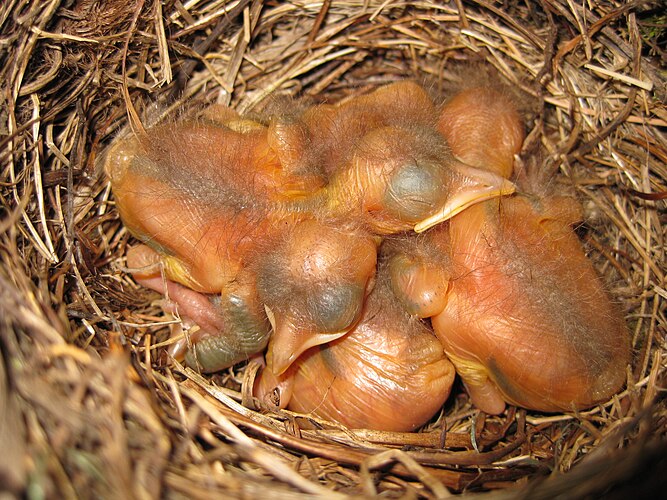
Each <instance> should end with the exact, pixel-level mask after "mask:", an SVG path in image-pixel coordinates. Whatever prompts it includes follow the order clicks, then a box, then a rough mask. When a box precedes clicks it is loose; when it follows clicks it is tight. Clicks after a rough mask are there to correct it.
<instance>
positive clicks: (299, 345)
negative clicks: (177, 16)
mask: <svg viewBox="0 0 667 500" xmlns="http://www.w3.org/2000/svg"><path fill="white" fill-rule="evenodd" d="M264 307H265V308H266V313H267V315H268V317H269V321H270V322H271V325H272V326H273V335H272V336H271V341H270V342H269V349H268V351H269V353H270V355H267V361H268V363H269V368H270V369H271V371H272V372H273V374H274V375H275V376H280V375H282V374H283V373H285V370H287V369H288V368H289V367H290V366H291V365H292V363H294V361H296V359H297V358H298V357H299V356H301V354H303V353H304V352H305V351H306V350H308V349H310V348H311V347H315V346H317V345H320V344H326V343H328V342H331V341H333V340H336V339H339V338H341V337H342V336H344V335H345V334H346V333H347V332H348V331H349V329H348V330H345V331H342V332H336V333H313V332H309V331H304V330H303V329H301V328H297V327H296V326H294V324H292V322H291V321H289V319H287V318H276V317H275V315H274V314H273V312H272V311H271V310H270V309H269V308H268V307H266V306H264Z"/></svg>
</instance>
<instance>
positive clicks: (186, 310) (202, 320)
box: [135, 276, 225, 359]
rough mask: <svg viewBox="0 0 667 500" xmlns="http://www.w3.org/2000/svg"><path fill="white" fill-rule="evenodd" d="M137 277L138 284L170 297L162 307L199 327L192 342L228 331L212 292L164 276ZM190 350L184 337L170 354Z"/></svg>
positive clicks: (179, 355) (180, 354)
mask: <svg viewBox="0 0 667 500" xmlns="http://www.w3.org/2000/svg"><path fill="white" fill-rule="evenodd" d="M135 279H136V281H137V283H138V284H140V285H142V286H145V287H146V288H149V289H151V290H155V291H156V292H159V293H161V294H162V295H164V296H165V297H166V298H167V300H165V301H164V303H163V306H162V307H163V309H164V310H165V312H168V313H171V314H174V315H177V316H179V317H181V318H183V319H184V320H186V321H188V322H192V323H194V324H196V325H197V326H198V327H199V330H198V331H197V332H196V333H195V334H193V335H192V336H191V337H190V342H196V341H197V340H198V339H199V338H201V337H202V336H203V335H205V334H212V335H215V334H218V333H219V332H221V331H224V328H225V324H224V321H223V320H222V318H221V317H220V315H219V312H218V311H217V310H216V308H215V306H214V305H213V303H211V301H210V300H209V296H208V295H206V294H203V293H199V292H195V291H194V290H191V289H189V288H187V287H184V286H183V285H180V284H178V283H176V282H174V281H169V280H167V279H165V278H162V277H161V276H156V277H151V278H135ZM186 350H187V342H186V341H185V339H182V340H179V341H177V342H176V343H175V344H174V345H173V346H172V348H171V349H170V354H171V355H172V356H174V357H175V358H177V359H179V358H180V359H182V358H183V356H184V355H185V352H186Z"/></svg>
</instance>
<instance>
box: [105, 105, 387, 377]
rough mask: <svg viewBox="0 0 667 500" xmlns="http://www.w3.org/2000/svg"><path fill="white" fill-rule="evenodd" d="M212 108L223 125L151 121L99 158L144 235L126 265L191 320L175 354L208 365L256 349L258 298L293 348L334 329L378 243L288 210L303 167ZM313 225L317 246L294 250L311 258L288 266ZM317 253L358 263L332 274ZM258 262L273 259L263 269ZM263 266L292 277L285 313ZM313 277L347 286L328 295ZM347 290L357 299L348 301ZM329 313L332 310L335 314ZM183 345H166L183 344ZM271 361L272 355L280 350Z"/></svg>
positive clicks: (359, 293) (300, 190)
mask: <svg viewBox="0 0 667 500" xmlns="http://www.w3.org/2000/svg"><path fill="white" fill-rule="evenodd" d="M219 116H221V117H222V123H219V122H218V121H216V120H217V119H215V118H213V119H208V122H209V123H206V122H200V123H188V122H186V123H183V124H179V126H161V127H156V128H154V129H151V130H149V131H148V132H147V134H146V135H145V136H138V137H133V138H129V139H125V140H122V141H120V142H119V143H117V144H116V145H115V146H114V147H113V149H112V150H111V152H110V153H109V155H108V157H107V160H106V171H107V173H108V175H109V177H110V179H111V183H112V187H113V190H114V195H115V199H116V203H117V206H118V210H119V212H120V214H121V217H122V219H123V221H124V223H125V225H126V227H127V228H128V229H129V230H130V232H131V233H132V234H133V235H134V236H136V237H137V238H138V239H140V240H141V241H142V242H144V243H145V244H146V245H147V246H146V247H140V248H139V249H137V250H135V251H134V253H133V254H131V255H130V256H128V260H129V262H128V263H129V264H131V265H132V266H134V267H135V273H134V274H135V276H136V277H137V279H138V280H139V281H140V282H142V283H144V284H145V285H146V286H148V287H150V288H153V289H155V290H158V291H160V292H169V295H170V298H171V299H172V300H173V301H174V302H175V303H176V304H177V306H178V307H179V310H180V311H181V312H183V313H184V315H185V316H186V317H187V316H191V318H190V319H191V320H194V321H195V322H196V323H197V324H198V326H199V328H200V329H199V331H198V332H197V334H195V335H194V336H192V337H191V338H190V339H189V345H193V346H194V347H193V349H191V352H190V353H189V354H188V355H187V356H186V361H188V363H189V364H193V365H195V362H196V366H197V367H198V368H199V369H201V370H202V371H209V372H210V371H217V370H220V369H222V368H225V367H227V366H231V365H232V364H234V363H236V362H238V361H239V360H241V359H246V358H247V357H248V356H249V355H251V354H253V351H254V352H259V351H261V350H262V349H263V348H264V346H265V345H266V342H267V341H268V335H269V331H270V328H269V321H268V318H267V316H266V312H265V310H264V306H267V307H268V308H269V310H271V311H275V321H276V333H275V335H274V337H275V342H274V344H275V345H276V346H278V348H280V346H282V345H289V346H290V347H291V348H294V349H295V350H296V351H295V352H296V355H297V356H298V354H299V353H300V352H301V351H302V350H303V349H306V348H307V347H309V346H312V345H315V344H316V343H317V340H316V339H321V341H328V340H329V339H330V338H331V335H332V334H337V335H342V334H344V331H345V330H346V329H349V328H351V327H352V326H354V323H355V322H356V321H357V320H358V317H359V316H360V311H361V308H362V303H363V300H364V298H365V296H366V293H367V291H369V290H370V288H369V287H370V286H372V278H373V276H374V273H375V259H376V253H377V250H376V248H377V244H378V242H377V241H376V239H375V238H374V237H373V236H372V235H369V234H367V233H365V232H360V231H357V232H356V233H355V230H354V229H352V230H351V231H352V233H351V234H343V233H344V232H343V231H342V230H341V229H340V224H338V223H337V222H335V223H332V222H330V221H329V222H327V218H326V214H324V216H323V217H322V218H321V219H319V220H316V219H314V218H313V214H311V213H304V212H302V213H297V212H294V211H290V210H289V209H288V208H287V207H286V202H287V201H288V200H291V199H293V198H295V197H299V196H303V195H304V193H306V192H307V191H308V190H313V189H316V188H317V187H319V186H320V185H321V182H320V181H319V180H318V177H317V175H310V174H309V172H308V171H303V170H301V171H298V170H299V169H300V168H301V167H302V166H299V169H297V168H295V169H294V170H292V171H291V172H290V171H289V169H283V168H282V165H281V163H280V160H279V156H280V155H281V154H286V153H285V152H284V150H281V149H280V148H278V150H277V151H276V150H274V149H272V148H271V146H270V145H269V134H268V132H267V127H264V126H263V125H260V124H258V123H255V122H251V121H248V120H241V119H237V118H235V115H234V114H233V113H228V114H227V115H225V114H224V113H220V115H219ZM308 234H310V235H311V236H307V235H308ZM313 234H316V235H317V236H318V237H319V238H320V247H319V248H318V249H315V250H312V249H311V250H308V251H306V252H304V253H302V254H301V255H302V256H303V258H304V259H310V261H309V262H305V263H301V264H302V265H301V267H299V266H298V263H295V261H294V259H293V258H290V257H289V256H288V255H286V254H285V253H284V252H287V251H290V252H291V249H293V248H295V247H297V248H300V245H302V243H304V242H306V243H307V241H306V240H308V238H310V240H312V239H313V237H312V235H313ZM308 248H310V247H308ZM326 259H330V260H331V261H332V262H333V261H335V262H338V263H347V264H349V265H350V266H351V268H355V269H357V271H356V272H348V273H346V274H341V273H339V274H337V275H335V276H331V275H329V274H327V272H324V271H322V269H324V268H323V267H322V266H324V264H323V262H325V261H326ZM363 259H366V261H362V260H363ZM265 260H266V261H267V262H268V261H269V260H270V261H271V263H272V264H275V265H276V266H277V267H276V268H273V269H270V266H268V265H265V264H264V263H263V262H264V261H265ZM280 266H287V267H288V269H282V268H280ZM318 266H320V267H318ZM325 267H326V266H325ZM330 267H331V266H330ZM331 269H333V268H331ZM272 273H275V274H276V275H280V276H289V277H290V279H293V280H294V282H292V283H291V284H290V285H291V290H292V291H293V292H294V295H293V296H292V297H290V300H292V301H293V303H292V305H291V306H290V309H289V311H287V308H286V306H285V305H284V304H285V302H286V299H285V298H284V297H282V296H280V294H278V293H275V290H276V289H278V288H279V287H276V286H275V285H272V284H271V278H270V276H271V275H272ZM299 273H302V275H299ZM309 273H310V274H309ZM318 273H319V274H318ZM258 274H259V275H260V276H261V277H262V279H261V281H260V283H259V284H258V281H257V279H258ZM318 279H319V280H322V281H326V282H327V283H335V284H336V285H337V286H338V287H339V288H340V289H344V290H347V291H350V290H354V291H355V293H354V294H348V295H347V296H346V297H338V299H337V300H338V302H336V301H333V302H332V300H333V299H332V297H331V296H330V293H329V291H328V290H326V287H324V286H322V285H321V284H319V285H318V284H317V283H316V282H317V280H318ZM177 284H180V285H182V286H177ZM260 285H261V286H260ZM267 290H273V291H274V293H273V294H271V293H269V292H267ZM260 292H262V294H261V295H262V297H261V299H260ZM328 294H329V295H328ZM354 300H358V301H360V302H361V303H359V304H351V303H350V301H354ZM318 307H319V308H320V309H317V308H318ZM336 308H339V309H338V310H336ZM337 313H340V315H341V318H343V319H339V320H338V321H334V319H332V318H333V316H335V315H336V314H337ZM318 315H319V316H318ZM286 325H288V326H286ZM318 328H321V329H323V330H319V329H318ZM284 331H287V332H298V338H299V339H301V341H302V342H303V343H304V347H299V346H300V342H299V341H297V340H294V339H292V340H290V341H288V340H281V339H282V338H284V337H286V336H287V335H288V334H284V333H281V332H284ZM184 344H185V343H184V342H181V343H180V344H178V345H177V347H176V348H175V349H174V353H181V352H183V351H184V350H185V349H184ZM279 350H280V349H279ZM281 352H282V351H281ZM291 355H292V354H289V353H285V354H284V358H285V359H286V360H289V359H290V356H291ZM276 359H282V358H281V354H280V353H278V354H277V355H276ZM285 363H287V364H288V361H285Z"/></svg>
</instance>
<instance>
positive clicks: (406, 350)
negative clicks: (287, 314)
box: [255, 276, 455, 431]
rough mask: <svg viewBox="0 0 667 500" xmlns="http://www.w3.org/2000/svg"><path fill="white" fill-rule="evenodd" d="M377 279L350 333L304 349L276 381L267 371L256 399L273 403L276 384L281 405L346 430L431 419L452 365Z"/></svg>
mask: <svg viewBox="0 0 667 500" xmlns="http://www.w3.org/2000/svg"><path fill="white" fill-rule="evenodd" d="M379 281H380V282H381V283H380V284H379V285H377V286H376V287H375V289H374V290H373V292H372V293H371V295H370V297H369V299H368V301H367V304H366V309H365V311H364V314H363V317H362V319H361V320H360V322H359V323H358V324H357V326H356V327H355V328H354V329H353V330H351V331H350V332H349V333H348V334H347V335H346V336H344V337H342V338H340V339H338V340H335V341H333V342H330V343H327V344H324V345H319V346H317V347H314V348H312V349H310V350H308V351H306V352H305V353H304V354H303V355H302V356H301V357H300V358H298V359H297V360H296V361H295V362H294V364H293V365H292V366H291V368H290V369H289V370H288V371H287V372H285V373H284V374H283V375H282V376H280V377H276V376H275V375H274V374H273V373H272V372H271V370H270V369H269V368H267V369H265V370H264V371H263V372H262V374H261V375H260V377H259V379H258V380H257V381H256V384H255V394H256V395H257V396H258V397H259V398H260V399H261V400H264V401H271V402H272V403H275V401H274V400H273V399H274V398H275V388H276V387H277V388H278V390H279V403H278V406H279V407H287V408H289V409H290V410H293V411H297V412H300V413H306V414H312V415H315V416H317V417H320V418H325V419H329V420H333V421H337V422H340V423H342V424H344V425H346V426H348V427H350V428H368V429H377V430H387V431H411V430H414V429H415V428H417V427H419V426H420V425H423V424H424V423H425V422H426V421H427V420H428V419H429V418H431V417H432V416H433V415H434V414H435V413H436V412H437V411H438V410H439V409H440V408H441V406H442V405H443V403H444V402H445V400H446V399H447V397H448V396H449V393H450V390H451V386H452V383H453V381H454V376H455V372H454V367H453V366H452V364H451V363H450V362H449V361H448V360H447V358H446V357H445V356H444V353H443V350H442V346H441V345H440V343H439V342H438V340H437V339H436V338H435V336H434V335H433V332H432V331H431V330H430V329H429V328H428V327H427V326H426V325H425V324H424V323H422V322H421V321H419V320H418V319H415V318H414V317H411V316H410V315H409V314H407V313H405V312H404V311H403V310H402V308H401V307H400V304H399V303H398V302H397V301H396V299H395V298H394V297H393V295H392V293H391V290H389V287H388V284H387V283H386V282H387V279H386V277H382V276H381V277H380V278H379ZM269 363H270V360H269ZM269 366H270V364H269Z"/></svg>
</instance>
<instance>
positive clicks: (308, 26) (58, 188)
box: [0, 0, 667, 498]
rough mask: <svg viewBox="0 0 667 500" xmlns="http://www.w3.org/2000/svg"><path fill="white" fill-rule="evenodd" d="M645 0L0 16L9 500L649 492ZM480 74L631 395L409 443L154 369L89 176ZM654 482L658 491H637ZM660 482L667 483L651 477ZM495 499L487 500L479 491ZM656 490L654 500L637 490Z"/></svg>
mask: <svg viewBox="0 0 667 500" xmlns="http://www.w3.org/2000/svg"><path fill="white" fill-rule="evenodd" d="M663 9H664V6H662V7H661V5H660V2H658V1H655V2H651V1H634V2H621V1H618V2H614V1H607V2H570V1H566V0H540V1H537V2H533V1H530V0H528V1H515V0H508V1H504V2H492V1H488V2H486V1H464V0H455V1H450V2H438V1H433V0H426V1H422V2H402V1H393V0H386V1H374V0H366V1H363V0H358V1H355V0H348V1H336V0H333V1H324V2H309V1H285V2H281V1H261V0H252V1H250V0H237V1H223V0H208V1H206V0H201V1H199V0H191V1H166V2H157V1H150V0H144V1H142V0H137V1H135V2H124V1H119V0H107V1H93V0H67V1H66V0H47V1H39V2H38V1H27V0H24V1H19V0H8V1H5V2H3V3H2V5H1V6H0V85H1V89H2V94H1V96H0V102H1V103H2V104H1V106H0V172H1V177H0V199H1V202H2V210H0V347H1V348H2V357H1V358H0V443H2V445H1V446H0V449H1V450H2V453H0V491H3V490H4V491H5V492H6V493H7V495H8V496H13V495H19V496H25V497H30V498H54V497H57V498H77V497H83V498H87V497H102V498H119V497H122V498H156V497H160V496H163V497H169V498H211V497H212V496H214V495H220V496H225V497H250V496H252V497H256V496H258V495H261V496H262V497H263V498H274V497H275V498H292V497H295V498H305V497H308V496H310V495H321V496H325V497H327V498H334V497H336V496H341V497H343V496H345V495H362V496H367V497H370V496H375V495H382V496H384V497H403V496H405V497H413V498H414V497H419V496H423V497H427V498H432V497H444V496H447V495H448V494H450V493H461V492H466V493H468V494H471V493H481V494H486V495H493V496H494V497H501V498H504V497H508V498H509V497H522V496H523V497H526V496H529V497H531V498H548V497H553V496H556V495H558V494H561V493H563V492H565V491H566V492H568V493H567V494H568V497H569V498H575V497H584V496H586V495H600V494H602V493H603V492H609V491H612V492H615V494H617V495H619V498H620V497H622V496H623V495H624V494H625V492H626V491H627V490H626V489H624V488H629V491H632V492H633V494H635V495H636V494H639V493H641V491H642V488H648V487H655V484H657V482H659V481H663V484H664V478H663V477H660V475H659V474H658V473H657V471H660V470H663V471H664V470H665V465H666V464H665V458H664V457H665V455H667V453H665V452H666V450H667V445H666V444H665V443H666V441H665V439H666V434H667V418H666V417H667V411H666V408H665V399H664V394H665V387H667V379H666V374H667V344H666V338H665V334H666V320H665V303H666V301H667V283H666V282H665V274H666V272H667V266H666V265H665V238H666V234H665V201H664V200H665V198H666V197H667V194H666V193H667V139H666V137H665V130H666V127H667V110H666V108H665V102H666V99H667V84H666V81H667V76H666V75H667V47H666V43H667V41H666V40H667V19H666V18H665V14H664V10H663ZM470 67H475V68H480V67H484V68H485V70H484V71H487V72H488V74H492V75H495V76H494V78H499V79H501V80H503V81H504V83H506V84H508V85H510V86H512V87H513V88H515V89H516V91H517V93H518V94H520V95H522V96H523V97H524V98H525V101H526V102H527V103H530V106H529V107H530V110H531V111H530V117H531V118H530V122H529V123H528V126H529V135H528V139H527V146H526V148H525V149H526V150H528V149H530V148H532V150H539V151H540V152H541V153H540V161H541V164H542V168H543V170H544V172H548V173H549V176H548V177H545V178H547V179H548V182H553V183H555V184H559V185H561V186H562V187H563V189H566V190H568V191H569V192H571V193H574V194H575V195H576V197H577V198H578V199H579V200H580V201H581V202H582V203H583V206H584V209H585V221H584V225H583V226H582V228H581V230H580V235H581V237H582V240H583V241H584V243H585V245H586V248H587V251H588V253H589V256H590V257H591V259H593V261H594V263H595V265H596V267H597V269H598V271H599V272H600V273H601V274H602V275H603V276H604V278H605V281H606V283H607V285H608V288H609V290H610V292H611V294H612V295H613V297H614V298H615V300H616V301H618V302H619V304H620V305H621V307H622V309H623V311H624V313H625V318H626V320H627V322H628V327H629V329H630V331H631V334H632V335H631V336H632V348H633V359H632V365H631V366H629V367H628V373H627V379H628V383H627V387H626V388H625V389H624V390H623V392H621V393H619V394H618V395H616V396H615V397H613V398H612V399H611V400H610V401H608V402H606V403H605V404H601V405H599V406H596V407H595V408H593V409H591V410H588V411H584V412H580V413H567V414H558V415H553V414H539V413H536V412H529V411H526V410H522V409H516V408H510V409H508V410H507V411H506V412H505V413H504V414H502V415H500V416H498V417H490V416H486V415H484V414H483V413H480V412H479V411H477V410H476V409H475V408H474V407H473V406H471V405H470V403H469V401H468V399H467V396H466V394H465V392H464V391H463V389H462V388H461V387H459V386H457V388H455V394H453V396H452V397H451V398H450V401H449V402H448V403H447V405H446V406H445V408H444V409H443V412H442V413H441V414H440V415H439V416H438V417H436V418H434V420H433V421H432V422H431V423H430V424H429V425H428V426H426V427H425V428H424V429H423V430H422V431H421V432H418V433H412V434H407V433H405V434H403V433H387V432H370V431H361V430H359V431H350V430H347V429H342V428H336V427H335V426H333V427H331V426H329V427H327V428H323V429H320V430H306V429H303V428H301V426H300V422H301V421H302V420H301V417H299V416H297V415H294V414H292V413H290V412H287V411H284V412H279V413H271V412H267V411H261V410H254V409H251V408H252V405H251V404H250V400H249V396H248V393H247V392H248V391H247V390H245V391H244V378H245V377H248V376H249V375H250V374H247V373H246V370H245V367H244V366H239V367H236V368H234V369H230V370H227V371H225V372H223V373H220V374H216V375H214V376H206V377H203V376H201V375H199V374H197V373H195V372H193V371H192V370H188V369H185V368H183V367H180V366H178V365H172V364H167V363H166V362H165V357H164V353H163V348H162V347H161V343H162V342H164V341H165V340H166V338H167V337H168V333H169V327H170V324H171V323H173V322H174V319H173V318H171V317H169V316H168V315H166V314H164V313H163V312H162V310H161V309H160V308H159V306H158V305H157V299H158V298H159V297H158V296H157V295H156V294H154V293H152V292H149V291H147V290H144V289H143V288H141V287H138V286H137V285H136V284H135V283H134V282H133V280H132V278H131V277H130V275H128V274H127V273H126V272H125V271H124V260H123V259H124V255H125V251H126V249H127V247H128V245H129V244H131V243H132V242H133V240H132V238H131V237H130V235H129V234H128V233H127V231H126V230H125V229H124V228H123V226H122V223H121V222H120V220H119V217H118V214H117V212H116V209H115V206H114V200H113V195H112V193H111V192H110V188H109V185H108V182H107V180H106V179H105V177H104V173H103V172H102V171H101V168H100V166H99V165H100V159H101V158H103V156H104V154H105V150H106V148H107V146H108V145H109V144H110V143H111V142H112V141H113V139H114V138H115V137H117V136H118V135H120V134H122V133H127V131H128V130H129V127H130V125H129V124H130V123H131V122H132V121H134V122H137V121H141V122H143V123H145V124H150V123H154V122H157V121H159V120H162V119H165V118H166V119H171V118H172V117H174V116H178V115H179V114H180V113H184V112H185V111H184V109H192V108H201V107H204V106H206V105H208V104H211V103H222V104H228V105H230V106H232V107H234V108H235V109H237V110H239V111H240V112H242V113H248V112H253V111H257V110H258V109H261V108H262V107H266V106H270V105H271V103H272V102H275V101H276V100H278V99H280V98H281V97H280V96H290V97H297V98H303V99H308V100H310V101H311V102H320V101H330V102H334V101H337V100H339V99H342V98H345V97H347V96H351V95H356V94H360V93H363V92H367V91H369V90H371V89H373V88H375V87H377V86H379V85H381V84H384V83H388V82H391V81H395V80H398V79H404V78H410V79H416V80H418V81H420V82H425V84H426V85H427V86H428V87H429V88H430V89H431V90H432V91H433V92H434V93H435V94H436V95H442V96H443V98H444V97H445V96H446V95H447V92H448V89H451V88H452V87H455V86H456V85H458V84H460V81H461V79H463V78H465V77H466V76H465V75H466V74H469V73H466V71H467V70H466V68H470ZM654 471H655V472H654ZM662 475H663V476H664V473H663V474H662ZM489 491H491V493H488V492H489ZM647 491H648V490H647ZM484 492H487V493H484Z"/></svg>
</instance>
